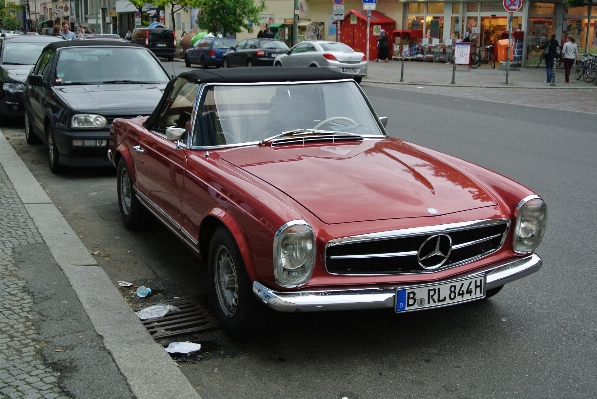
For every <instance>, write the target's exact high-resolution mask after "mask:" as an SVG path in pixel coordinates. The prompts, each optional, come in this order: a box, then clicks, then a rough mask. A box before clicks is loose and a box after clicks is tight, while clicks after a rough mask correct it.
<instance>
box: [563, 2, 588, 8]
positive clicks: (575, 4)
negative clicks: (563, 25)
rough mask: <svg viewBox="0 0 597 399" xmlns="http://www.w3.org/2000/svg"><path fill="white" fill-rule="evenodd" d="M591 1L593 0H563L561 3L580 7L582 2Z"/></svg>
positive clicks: (569, 6) (571, 6)
mask: <svg viewBox="0 0 597 399" xmlns="http://www.w3.org/2000/svg"><path fill="white" fill-rule="evenodd" d="M592 2H593V0H564V2H563V3H564V5H565V6H566V7H568V8H574V7H582V6H583V4H586V3H592ZM593 9H594V8H593Z"/></svg>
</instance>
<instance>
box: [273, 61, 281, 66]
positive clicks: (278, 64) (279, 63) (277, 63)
mask: <svg viewBox="0 0 597 399" xmlns="http://www.w3.org/2000/svg"><path fill="white" fill-rule="evenodd" d="M274 66H277V67H281V66H282V63H281V62H280V61H277V62H276V63H275V64H274Z"/></svg>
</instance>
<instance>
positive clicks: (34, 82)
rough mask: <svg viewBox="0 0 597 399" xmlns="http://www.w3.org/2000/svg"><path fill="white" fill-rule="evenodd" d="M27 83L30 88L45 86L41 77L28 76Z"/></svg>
mask: <svg viewBox="0 0 597 399" xmlns="http://www.w3.org/2000/svg"><path fill="white" fill-rule="evenodd" d="M27 82H28V83H29V84H30V85H31V86H45V85H46V82H44V77H43V76H41V75H29V76H28V77H27Z"/></svg>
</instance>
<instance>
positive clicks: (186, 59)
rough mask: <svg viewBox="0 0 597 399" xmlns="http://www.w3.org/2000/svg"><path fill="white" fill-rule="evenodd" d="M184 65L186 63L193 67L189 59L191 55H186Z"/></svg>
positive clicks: (188, 66)
mask: <svg viewBox="0 0 597 399" xmlns="http://www.w3.org/2000/svg"><path fill="white" fill-rule="evenodd" d="M184 65H185V66H186V67H187V68H190V67H191V61H189V56H187V55H185V56H184Z"/></svg>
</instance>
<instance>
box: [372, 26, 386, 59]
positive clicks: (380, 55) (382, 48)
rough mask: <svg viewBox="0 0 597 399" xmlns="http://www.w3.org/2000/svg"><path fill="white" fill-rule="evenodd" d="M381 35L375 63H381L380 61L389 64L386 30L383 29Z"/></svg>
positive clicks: (378, 40)
mask: <svg viewBox="0 0 597 399" xmlns="http://www.w3.org/2000/svg"><path fill="white" fill-rule="evenodd" d="M380 33H381V34H380V36H379V38H378V39H377V58H376V59H375V62H379V60H380V59H381V60H386V62H388V58H389V54H388V35H386V31H385V29H382V30H381V31H380Z"/></svg>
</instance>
